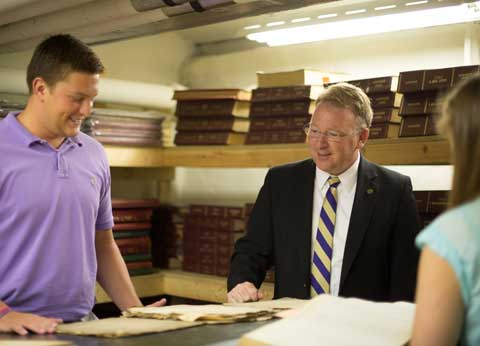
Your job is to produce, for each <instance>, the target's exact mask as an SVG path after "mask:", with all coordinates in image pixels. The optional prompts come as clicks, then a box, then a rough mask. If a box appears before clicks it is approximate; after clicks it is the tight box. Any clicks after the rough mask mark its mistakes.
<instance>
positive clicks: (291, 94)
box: [245, 70, 330, 144]
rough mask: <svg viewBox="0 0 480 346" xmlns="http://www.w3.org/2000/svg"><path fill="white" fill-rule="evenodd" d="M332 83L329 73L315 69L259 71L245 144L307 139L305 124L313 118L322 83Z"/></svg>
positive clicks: (303, 140) (300, 141)
mask: <svg viewBox="0 0 480 346" xmlns="http://www.w3.org/2000/svg"><path fill="white" fill-rule="evenodd" d="M329 82H330V76H329V74H326V73H323V72H321V71H316V70H297V71H289V72H278V73H257V84H258V88H257V89H255V90H253V94H252V106H251V108H250V119H251V124H250V131H249V133H248V135H247V140H246V142H245V143H246V144H278V143H303V142H305V133H304V132H303V126H304V125H305V124H306V123H308V122H309V121H310V118H311V116H312V113H313V112H314V110H315V100H316V98H317V97H318V95H319V94H320V92H321V91H322V90H323V89H324V86H323V85H324V84H326V83H329Z"/></svg>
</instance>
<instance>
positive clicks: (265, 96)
mask: <svg viewBox="0 0 480 346" xmlns="http://www.w3.org/2000/svg"><path fill="white" fill-rule="evenodd" d="M324 89H325V87H324V86H323V85H292V86H285V87H271V88H258V89H254V90H253V91H252V102H273V101H285V100H303V99H310V100H316V99H317V97H318V95H320V93H321V92H322V91H323V90H324Z"/></svg>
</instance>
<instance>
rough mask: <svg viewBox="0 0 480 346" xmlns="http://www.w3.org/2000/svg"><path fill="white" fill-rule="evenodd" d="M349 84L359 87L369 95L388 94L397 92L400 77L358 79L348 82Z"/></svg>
mask: <svg viewBox="0 0 480 346" xmlns="http://www.w3.org/2000/svg"><path fill="white" fill-rule="evenodd" d="M348 83H350V84H353V85H355V86H357V87H359V88H360V89H362V90H363V91H365V93H367V94H376V93H387V92H392V91H397V87H398V77H397V76H386V77H376V78H368V79H358V80H352V81H348Z"/></svg>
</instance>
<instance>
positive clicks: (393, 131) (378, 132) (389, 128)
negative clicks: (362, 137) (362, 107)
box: [368, 123, 400, 139]
mask: <svg viewBox="0 0 480 346" xmlns="http://www.w3.org/2000/svg"><path fill="white" fill-rule="evenodd" d="M399 128H400V124H398V123H380V124H373V125H372V126H371V127H370V135H369V137H368V138H369V139H383V138H398V130H399Z"/></svg>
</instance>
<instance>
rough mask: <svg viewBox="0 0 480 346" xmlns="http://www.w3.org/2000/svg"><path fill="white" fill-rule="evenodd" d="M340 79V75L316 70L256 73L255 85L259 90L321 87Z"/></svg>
mask: <svg viewBox="0 0 480 346" xmlns="http://www.w3.org/2000/svg"><path fill="white" fill-rule="evenodd" d="M341 77H342V76H341V74H336V73H328V72H324V71H320V70H316V69H302V70H295V71H283V72H274V73H264V72H257V84H258V87H259V88H266V87H281V86H291V85H323V84H328V83H330V82H335V81H337V80H339V79H340V78H341Z"/></svg>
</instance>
